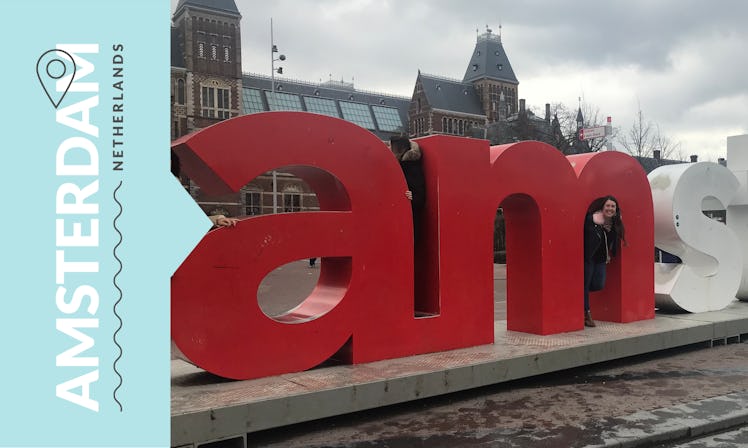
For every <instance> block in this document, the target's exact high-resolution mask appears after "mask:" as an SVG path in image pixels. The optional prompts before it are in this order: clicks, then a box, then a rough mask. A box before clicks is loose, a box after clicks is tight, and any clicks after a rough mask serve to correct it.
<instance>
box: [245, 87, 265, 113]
mask: <svg viewBox="0 0 748 448" xmlns="http://www.w3.org/2000/svg"><path fill="white" fill-rule="evenodd" d="M264 110H265V106H263V105H262V96H260V91H259V90H257V89H247V88H244V89H242V112H243V113H245V114H254V113H257V112H262V111H264Z"/></svg>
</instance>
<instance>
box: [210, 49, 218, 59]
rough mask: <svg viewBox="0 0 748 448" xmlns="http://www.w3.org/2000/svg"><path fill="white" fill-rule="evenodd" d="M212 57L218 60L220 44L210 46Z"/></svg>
mask: <svg viewBox="0 0 748 448" xmlns="http://www.w3.org/2000/svg"><path fill="white" fill-rule="evenodd" d="M210 59H212V60H214V61H217V60H218V45H211V46H210Z"/></svg>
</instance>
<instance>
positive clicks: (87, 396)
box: [57, 369, 99, 412]
mask: <svg viewBox="0 0 748 448" xmlns="http://www.w3.org/2000/svg"><path fill="white" fill-rule="evenodd" d="M96 381H99V370H98V369H96V370H94V371H93V372H90V373H87V374H85V375H81V376H79V377H78V378H73V379H72V380H70V381H66V382H64V383H62V384H58V385H57V396H58V397H60V398H62V399H63V400H67V401H69V402H71V403H73V404H77V405H78V406H83V407H84V408H88V409H90V410H92V411H94V412H99V402H98V401H96V400H92V399H91V383H94V382H96ZM78 387H80V388H81V394H80V395H77V394H74V393H72V392H70V390H71V389H76V388H78Z"/></svg>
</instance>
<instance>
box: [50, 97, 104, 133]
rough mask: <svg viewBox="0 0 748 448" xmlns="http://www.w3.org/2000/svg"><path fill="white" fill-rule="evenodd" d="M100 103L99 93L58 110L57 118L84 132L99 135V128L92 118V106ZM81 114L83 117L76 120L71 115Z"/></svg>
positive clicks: (62, 122)
mask: <svg viewBox="0 0 748 448" xmlns="http://www.w3.org/2000/svg"><path fill="white" fill-rule="evenodd" d="M98 105H99V95H96V96H92V97H91V98H89V99H87V100H83V101H78V102H77V103H74V104H71V105H70V106H68V107H64V108H62V109H58V110H57V115H56V119H57V122H58V123H60V124H64V125H65V126H68V127H71V128H73V129H75V130H77V131H80V132H84V133H86V134H88V135H91V136H93V137H98V136H99V128H97V127H96V126H94V125H92V124H91V122H90V120H91V108H94V107H96V106H98ZM79 112H80V114H81V119H80V120H76V119H75V118H72V117H70V115H72V114H77V113H79Z"/></svg>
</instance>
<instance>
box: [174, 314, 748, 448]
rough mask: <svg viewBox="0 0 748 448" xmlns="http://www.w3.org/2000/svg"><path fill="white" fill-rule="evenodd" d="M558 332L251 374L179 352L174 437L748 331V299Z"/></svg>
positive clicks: (247, 431)
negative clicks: (222, 372) (211, 366)
mask: <svg viewBox="0 0 748 448" xmlns="http://www.w3.org/2000/svg"><path fill="white" fill-rule="evenodd" d="M597 324H598V326H597V327H596V328H591V329H586V330H583V331H577V332H571V333H564V334H561V335H552V336H537V335H532V334H527V333H519V332H512V331H507V330H506V321H505V320H496V321H495V327H494V331H495V333H494V334H495V339H496V341H495V343H494V344H493V345H484V346H479V347H472V348H468V349H460V350H453V351H448V352H440V353H432V354H425V355H418V356H412V357H407V358H400V359H395V360H386V361H378V362H374V363H369V364H361V365H355V366H348V365H346V366H332V367H324V368H319V369H314V370H310V371H306V372H301V373H294V374H287V375H281V376H276V377H269V378H262V379H258V380H250V381H228V380H223V379H220V378H217V377H215V376H213V375H211V374H208V373H206V372H204V371H202V370H200V369H197V368H196V367H194V366H192V365H190V364H188V363H185V362H184V361H181V360H176V359H175V360H172V402H171V412H172V425H171V427H172V440H171V444H172V446H182V445H192V446H195V447H197V446H199V445H202V444H205V443H209V442H215V441H219V440H224V441H225V443H223V444H222V446H232V447H233V446H237V447H243V446H245V445H246V443H247V438H248V437H249V438H251V433H252V432H255V431H260V430H264V429H269V428H276V427H280V426H285V425H290V424H294V423H300V422H305V421H310V420H315V419H319V418H324V417H330V416H334V415H341V414H345V413H350V412H356V411H361V410H365V409H371V408H375V407H380V406H387V405H391V404H395V403H401V402H405V401H410V400H417V399H421V398H426V397H431V396H436V395H440V394H447V393H450V392H456V391H460V390H465V389H470V388H475V387H481V386H485V385H490V384H497V383H502V382H505V381H511V380H515V379H520V378H525V377H530V376H534V375H539V374H544V373H549V372H553V371H558V370H563V369H568V368H573V367H580V366H584V365H590V364H595V363H599V362H604V361H610V360H614V359H619V358H624V357H628V356H633V355H640V354H645V353H651V352H656V351H660V350H665V349H669V348H674V347H680V346H685V345H691V344H697V343H705V344H710V345H711V344H723V343H727V342H731V341H740V340H744V339H745V338H746V337H748V303H745V302H738V301H735V302H733V303H732V304H731V305H730V306H729V307H728V308H727V309H725V310H722V311H718V312H709V313H700V314H676V315H673V314H660V313H658V314H657V316H656V318H655V319H653V320H649V321H643V322H634V323H629V324H616V323H609V322H600V321H598V322H597Z"/></svg>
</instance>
